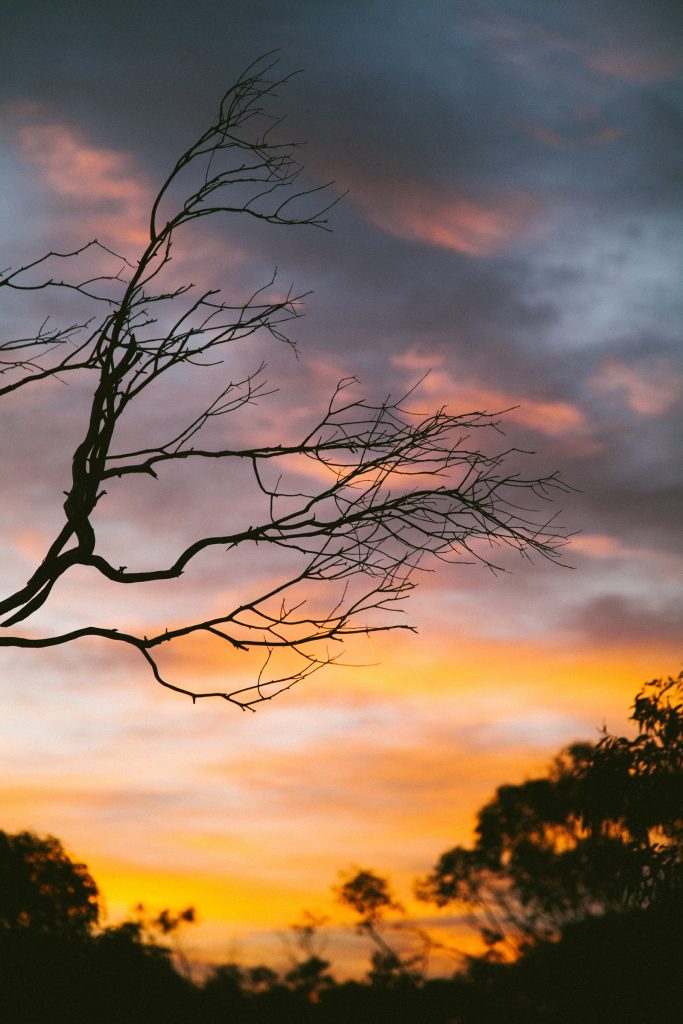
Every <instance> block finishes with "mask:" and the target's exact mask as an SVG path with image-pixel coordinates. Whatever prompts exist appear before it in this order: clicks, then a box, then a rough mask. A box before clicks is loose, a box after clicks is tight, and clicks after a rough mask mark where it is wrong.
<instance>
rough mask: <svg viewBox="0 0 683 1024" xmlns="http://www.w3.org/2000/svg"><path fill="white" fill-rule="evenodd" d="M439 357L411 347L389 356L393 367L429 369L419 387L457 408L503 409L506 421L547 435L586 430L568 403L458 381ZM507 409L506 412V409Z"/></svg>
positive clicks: (582, 415)
mask: <svg viewBox="0 0 683 1024" xmlns="http://www.w3.org/2000/svg"><path fill="white" fill-rule="evenodd" d="M440 362H442V359H441V357H438V356H437V357H436V358H435V359H434V360H433V359H432V358H431V357H430V356H429V355H422V354H421V353H417V352H416V351H415V350H414V349H410V350H408V351H407V352H403V353H401V354H399V355H397V356H394V357H393V358H392V363H393V364H394V366H400V367H405V368H406V369H407V370H410V371H412V372H414V371H418V372H422V373H424V372H426V371H427V370H429V369H430V367H434V366H435V365H436V366H437V368H436V369H432V370H431V372H429V374H428V376H427V377H426V378H425V380H424V381H423V383H422V385H421V390H423V391H424V392H426V393H427V394H429V395H430V397H431V398H433V399H434V400H436V401H438V402H441V403H447V404H448V405H450V406H451V407H453V406H456V405H457V407H458V409H459V410H461V411H463V412H465V411H473V410H479V411H482V412H490V413H497V412H504V411H505V419H506V421H508V422H510V421H511V422H513V423H519V424H521V425H522V426H524V427H529V428H530V429H531V430H535V431H537V432H538V433H540V434H544V435H545V436H547V437H552V438H563V437H566V436H568V435H569V436H572V437H581V436H585V435H586V434H588V433H589V424H588V421H587V419H586V416H585V413H584V412H583V411H582V410H581V409H579V408H578V406H576V405H573V404H572V403H571V402H560V401H555V400H547V399H543V398H540V397H534V396H533V395H522V394H519V393H517V392H504V391H496V390H493V389H490V388H485V387H482V386H481V385H480V384H479V383H478V382H477V381H474V380H467V379H463V380H460V379H458V378H457V376H456V375H455V374H454V373H451V372H449V371H448V370H445V369H439V368H438V364H439V363H440ZM506 410H508V411H506Z"/></svg>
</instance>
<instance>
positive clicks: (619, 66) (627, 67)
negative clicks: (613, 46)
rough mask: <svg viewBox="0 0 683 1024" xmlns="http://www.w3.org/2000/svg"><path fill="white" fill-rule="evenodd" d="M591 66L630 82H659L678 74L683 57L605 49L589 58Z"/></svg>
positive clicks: (669, 54) (682, 64)
mask: <svg viewBox="0 0 683 1024" xmlns="http://www.w3.org/2000/svg"><path fill="white" fill-rule="evenodd" d="M588 64H589V65H590V67H592V68H595V70H596V71H601V72H602V73H603V74H605V75H611V76H613V77H615V78H623V79H626V80H627V81H629V82H659V81H662V80H664V79H667V78H672V77H674V76H675V75H677V74H678V72H679V71H680V69H681V66H683V58H681V56H680V55H678V54H675V53H636V52H635V51H633V50H610V49H604V50H602V51H599V52H598V53H596V54H594V55H593V56H591V57H589V58H588Z"/></svg>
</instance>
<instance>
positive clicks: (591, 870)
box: [418, 674, 683, 954]
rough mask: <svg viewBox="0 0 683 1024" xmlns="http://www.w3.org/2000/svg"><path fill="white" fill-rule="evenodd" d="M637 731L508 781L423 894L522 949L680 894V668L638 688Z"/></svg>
mask: <svg viewBox="0 0 683 1024" xmlns="http://www.w3.org/2000/svg"><path fill="white" fill-rule="evenodd" d="M631 717H632V720H633V721H634V722H635V724H636V725H637V728H638V732H637V735H636V736H635V737H633V738H629V737H624V736H612V735H609V734H608V733H607V732H606V731H605V732H604V733H603V736H602V738H601V739H600V741H599V742H598V743H596V744H588V743H582V744H574V745H572V746H570V747H568V748H567V749H566V750H564V751H562V752H561V753H560V755H559V756H558V757H557V758H556V759H555V761H554V762H553V764H552V765H551V768H550V771H549V772H548V775H547V776H546V777H544V778H541V779H532V780H529V781H527V782H524V783H522V784H521V785H517V786H511V785H508V786H500V787H499V788H498V789H497V790H496V795H495V797H494V798H493V800H491V801H490V802H489V803H487V804H486V805H485V806H484V807H483V808H482V809H481V810H480V812H479V815H478V821H477V826H476V830H475V831H476V839H475V842H474V844H473V846H472V847H462V846H456V847H454V848H453V849H451V850H448V851H447V852H446V853H444V854H443V855H442V856H441V857H440V859H439V861H438V863H437V865H436V867H435V868H434V870H433V871H432V872H431V873H430V874H429V875H428V876H427V878H426V879H424V880H423V881H422V882H421V883H420V885H419V887H418V894H419V895H420V896H421V897H422V898H423V899H426V900H428V901H430V902H435V903H437V904H438V905H441V906H445V905H448V904H456V905H460V906H461V907H462V908H463V910H464V911H465V912H466V913H467V914H468V916H469V920H470V922H471V923H472V924H474V925H475V927H477V928H478V930H479V932H480V934H481V937H482V938H483V940H484V942H485V943H486V944H487V945H488V946H490V947H491V948H492V949H497V950H499V951H502V949H503V948H504V947H505V944H507V945H508V947H511V949H512V952H513V953H514V954H517V953H518V952H519V951H520V949H525V948H527V947H528V946H529V945H530V944H533V943H534V942H537V941H538V940H540V939H545V938H552V937H557V936H558V934H559V933H561V932H562V931H563V930H564V929H566V928H567V926H569V925H571V924H575V923H576V922H581V921H585V920H586V919H590V918H592V917H594V916H596V915H597V916H599V915H605V914H619V913H622V914H623V913H627V912H629V911H637V910H639V909H648V908H651V907H655V906H659V905H662V904H663V903H666V902H667V901H671V900H679V901H680V898H681V895H682V894H683V674H681V675H679V676H678V677H677V678H676V679H673V678H668V679H656V680H653V681H652V682H650V683H647V684H646V685H645V686H644V687H643V689H642V690H641V691H640V692H639V693H638V695H637V696H636V699H635V704H634V708H633V714H632V716H631Z"/></svg>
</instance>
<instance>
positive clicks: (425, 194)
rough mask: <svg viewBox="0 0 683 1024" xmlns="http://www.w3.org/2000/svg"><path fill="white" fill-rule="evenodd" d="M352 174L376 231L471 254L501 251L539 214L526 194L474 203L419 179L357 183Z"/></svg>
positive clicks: (356, 195)
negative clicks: (378, 229) (379, 230)
mask: <svg viewBox="0 0 683 1024" xmlns="http://www.w3.org/2000/svg"><path fill="white" fill-rule="evenodd" d="M353 175H354V171H353V169H351V170H350V173H349V177H350V178H351V185H350V199H351V201H352V202H354V203H355V204H356V205H357V206H359V207H360V208H361V210H362V211H363V213H364V214H365V216H366V217H367V218H368V220H369V221H370V222H371V223H372V224H374V225H375V226H376V227H379V228H381V229H382V230H383V231H386V232H387V233H388V234H390V235H395V236H396V237H397V238H402V239H404V240H405V241H408V242H419V243H422V244H426V245H433V246H436V247H438V248H442V249H449V250H451V251H452V252H460V253H464V254H465V255H467V256H490V255H492V254H493V253H497V252H501V251H503V250H504V249H506V248H507V247H508V245H509V244H510V243H511V242H512V241H513V240H514V239H517V238H518V237H519V236H520V234H522V233H523V232H524V231H525V230H526V229H527V227H528V226H529V224H530V222H531V220H532V217H533V216H534V215H535V214H536V213H537V212H538V203H537V202H535V201H534V200H532V198H531V197H530V196H528V195H524V194H522V193H519V194H516V195H515V194H513V195H509V196H505V197H503V196H498V197H497V196H492V197H491V198H484V199H474V198H470V197H467V196H465V195H460V194H458V192H457V191H455V190H453V189H449V188H445V187H436V186H431V187H430V186H429V185H428V184H427V183H425V182H421V181H419V180H417V179H416V180H410V179H409V178H405V179H403V180H401V179H398V180H394V181H390V180H386V179H384V180H382V181H381V182H377V181H370V180H360V181H359V180H356V181H355V182H354V181H353Z"/></svg>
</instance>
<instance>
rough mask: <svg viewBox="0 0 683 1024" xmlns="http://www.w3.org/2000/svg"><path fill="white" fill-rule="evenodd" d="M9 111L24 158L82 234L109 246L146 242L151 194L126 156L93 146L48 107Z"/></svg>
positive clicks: (23, 105)
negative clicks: (98, 239)
mask: <svg viewBox="0 0 683 1024" xmlns="http://www.w3.org/2000/svg"><path fill="white" fill-rule="evenodd" d="M9 112H10V114H11V116H12V120H13V121H14V122H15V124H16V137H17V142H18V145H19V149H20V152H21V155H22V157H23V158H24V160H25V161H26V162H27V163H28V164H30V165H31V166H33V167H34V168H35V169H36V171H37V172H38V174H39V176H40V179H41V180H42V182H43V184H44V185H45V186H46V187H47V189H49V191H50V192H51V193H52V195H53V197H54V198H55V199H56V200H57V202H58V204H60V205H61V209H62V211H63V212H67V211H68V214H69V217H70V219H71V220H75V221H76V224H77V226H78V227H79V228H80V229H81V230H83V231H85V232H86V233H87V234H89V235H91V236H92V237H95V236H99V237H100V238H101V240H102V241H108V242H109V244H112V245H120V246H127V245H136V246H137V245H142V244H145V242H146V241H147V240H148V237H149V236H148V233H147V209H148V204H149V197H150V192H151V190H150V186H149V184H148V182H147V181H146V180H145V178H144V176H143V175H142V174H141V172H140V170H139V169H138V168H137V167H136V163H135V160H134V158H133V156H132V155H131V154H130V153H127V152H125V151H122V150H119V149H116V148H113V147H105V146H100V145H97V144H96V143H94V142H92V141H91V140H90V139H89V138H88V137H87V135H86V133H85V132H84V131H83V130H82V129H81V128H79V127H78V126H77V125H75V124H71V123H69V122H67V121H65V120H63V119H61V118H60V117H59V115H58V114H57V113H56V112H54V111H53V110H51V108H50V107H49V106H48V105H46V104H36V103H18V104H14V105H10V106H9ZM59 208H60V207H59V206H57V208H56V209H55V211H54V212H55V214H56V215H57V217H58V216H59Z"/></svg>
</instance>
